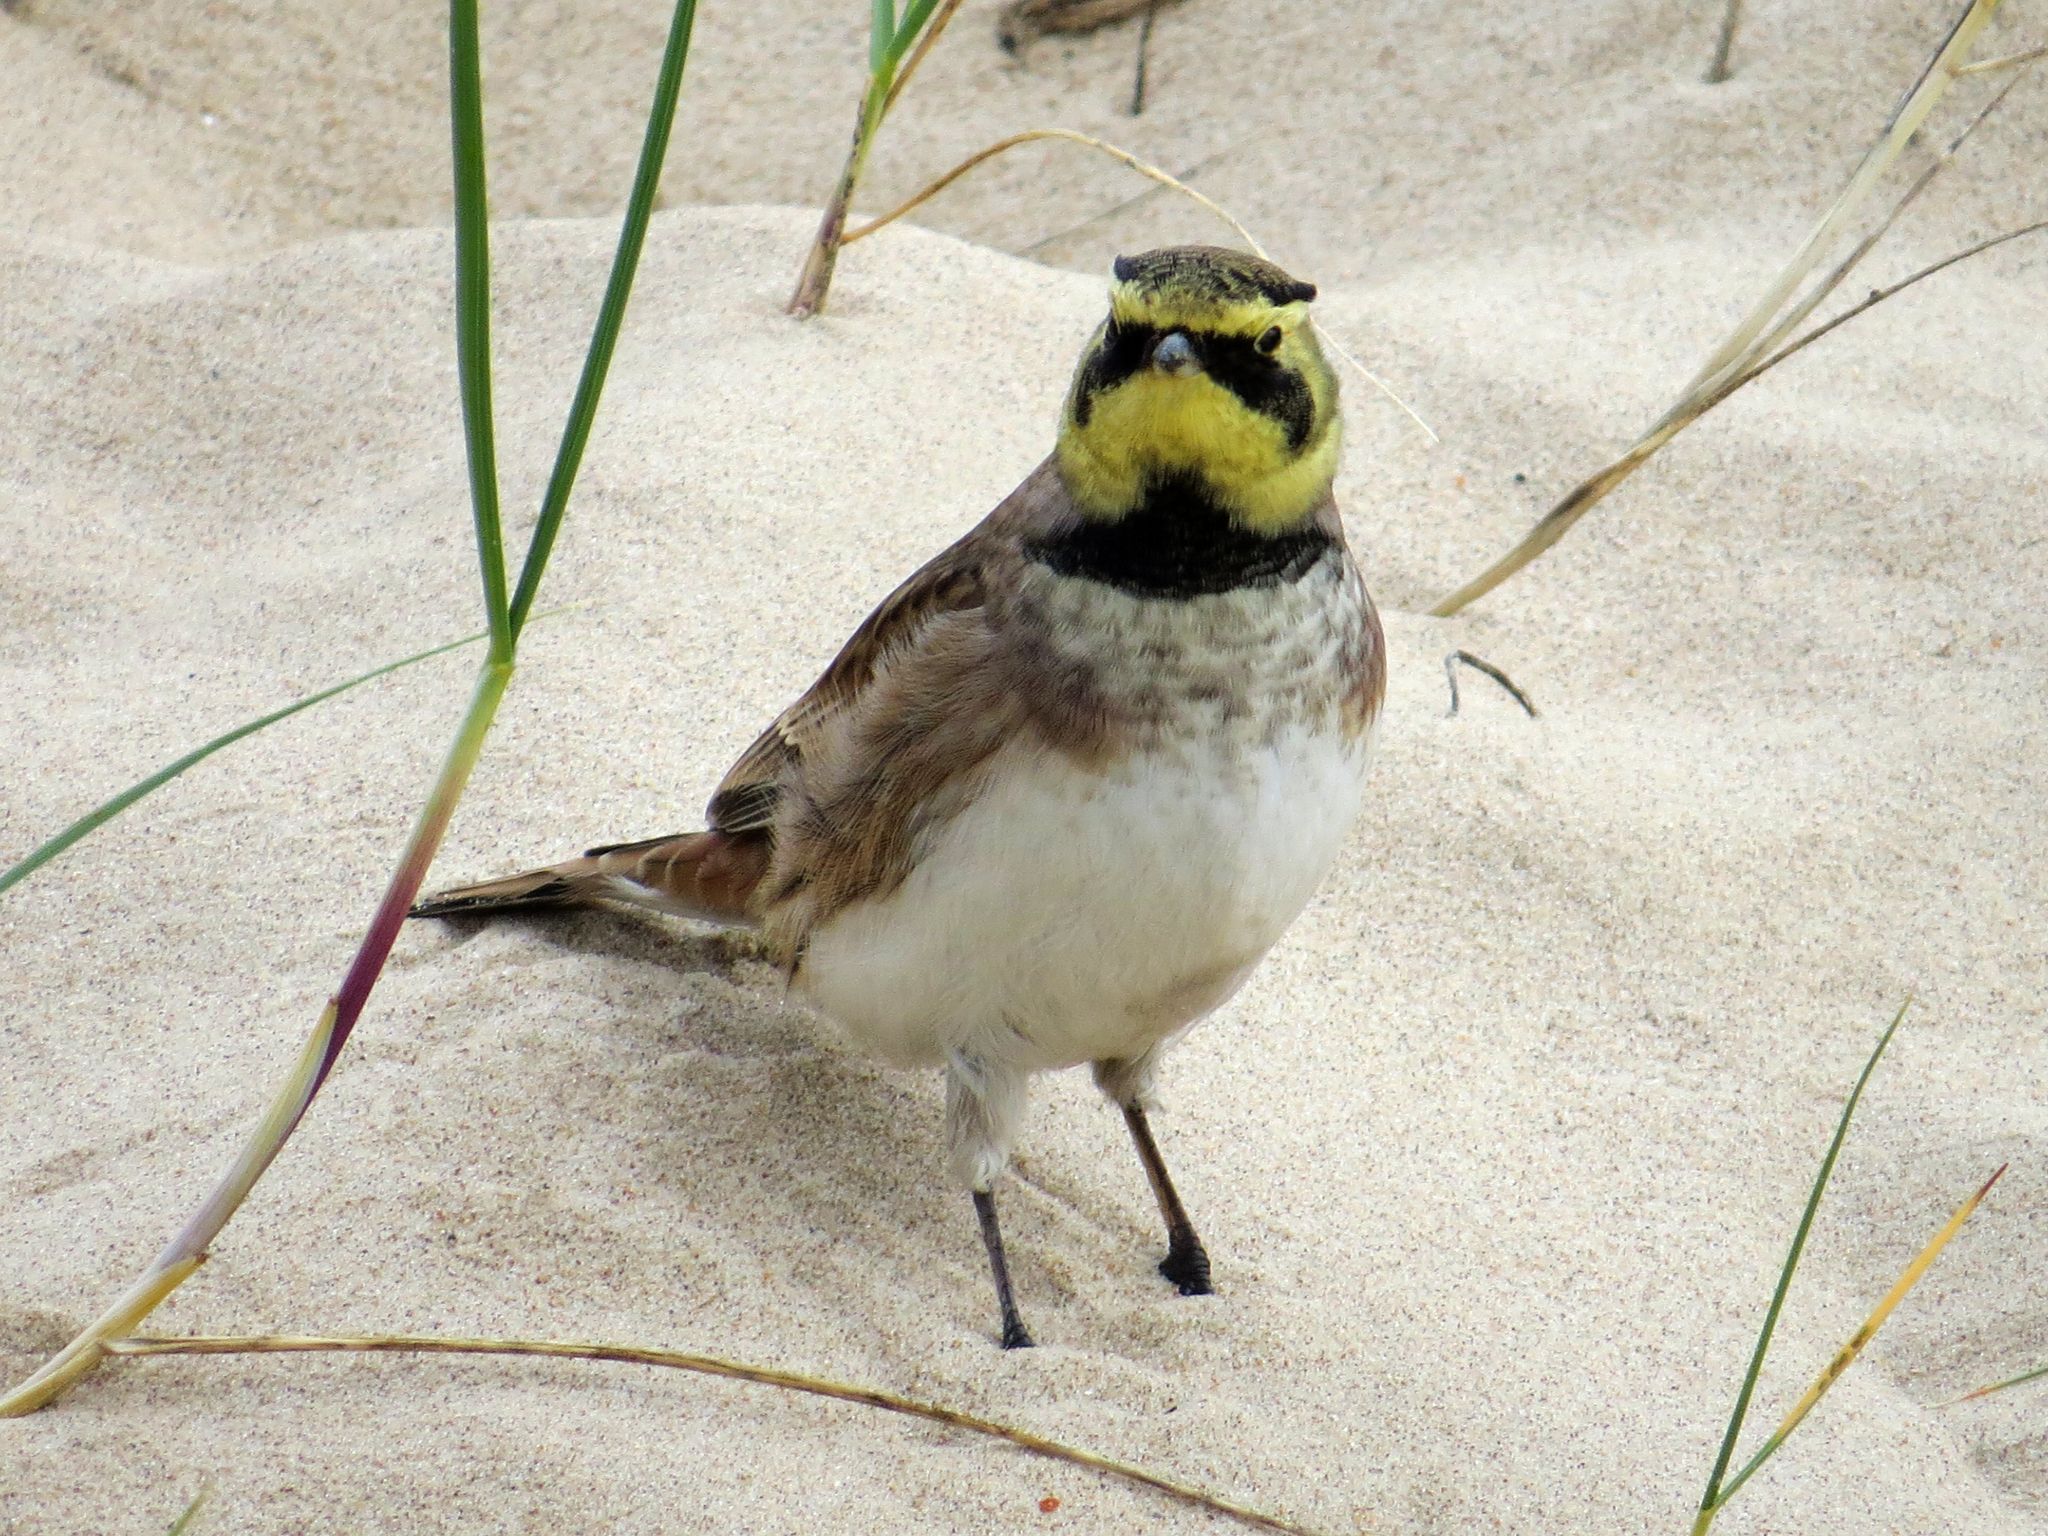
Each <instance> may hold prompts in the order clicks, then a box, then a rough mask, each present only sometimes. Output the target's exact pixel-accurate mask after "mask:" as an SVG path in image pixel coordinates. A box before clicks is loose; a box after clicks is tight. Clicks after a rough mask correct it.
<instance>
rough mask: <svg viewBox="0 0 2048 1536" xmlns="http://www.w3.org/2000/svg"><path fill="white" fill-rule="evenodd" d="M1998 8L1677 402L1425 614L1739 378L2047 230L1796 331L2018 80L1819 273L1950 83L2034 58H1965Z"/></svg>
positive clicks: (1952, 49)
mask: <svg viewBox="0 0 2048 1536" xmlns="http://www.w3.org/2000/svg"><path fill="white" fill-rule="evenodd" d="M1998 6H1999V0H1970V3H1969V4H1968V5H1967V6H1966V7H1965V8H1964V10H1963V12H1962V13H1961V15H1959V16H1958V17H1957V19H1956V21H1955V23H1954V25H1953V26H1951V27H1950V29H1949V32H1948V35H1947V36H1946V37H1945V38H1944V39H1943V41H1942V43H1941V45H1940V47H1938V48H1937V49H1936V50H1935V51H1934V54H1933V56H1932V57H1931V58H1930V59H1929V60H1928V61H1927V64H1926V66H1925V68H1923V69H1922V70H1921V72H1920V77H1919V79H1918V80H1917V81H1915V82H1914V84H1913V85H1912V87H1911V88H1910V89H1908V90H1907V92H1906V94H1905V96H1904V97H1903V98H1902V99H1901V100H1900V102H1899V104H1898V106H1897V107H1895V108H1894V109H1893V111H1892V115H1891V117H1890V119H1889V120H1888V121H1887V122H1886V123H1885V125H1884V129H1883V131H1882V132H1880V133H1879V134H1878V136H1877V139H1876V142H1874V143H1873V144H1872V145H1871V146H1870V148H1869V149H1868V150H1866V151H1865V152H1864V155H1863V158H1862V159H1861V160H1859V161H1858V162H1857V164H1856V168H1855V170H1854V171H1852V172H1851V173H1850V176H1849V180H1848V183H1847V184H1846V185H1845V186H1844V187H1843V189H1842V191H1841V193H1840V194H1839V195H1838V196H1837V197H1836V199H1835V201H1834V202H1833V204H1831V205H1830V206H1829V208H1828V210H1827V211H1826V212H1825V213H1824V214H1822V215H1821V217H1820V220H1819V221H1818V222H1817V223H1816V224H1815V225H1814V226H1813V228H1812V229H1811V230H1810V231H1809V232H1808V233H1807V236H1806V238H1805V240H1804V241H1803V242H1801V244H1800V246H1799V249H1798V250H1797V251H1795V252H1794V253H1793V255H1792V257H1791V259H1790V260H1788V261H1787V262H1786V263H1785V265H1784V266H1783V267H1782V268H1780V269H1779V271H1778V273H1777V275H1776V276H1775V277H1773V278H1772V280H1771V282H1770V284H1769V285H1768V286H1767V287H1766V288H1765V290H1764V293H1763V295H1762V297H1760V298H1759V299H1758V300H1757V301H1756V302H1755V303H1754V304H1753V305H1752V306H1751V307H1750V308H1749V310H1748V311H1747V312H1745V313H1744V315H1743V317H1742V319H1741V320H1740V321H1738V322H1737V323H1736V326H1735V329H1734V330H1733V331H1731V332H1730V333H1729V334H1728V336H1727V337H1726V338H1725V339H1724V340H1723V341H1722V343H1721V344H1720V346H1719V347H1717V348H1716V349H1715V350H1714V352H1713V354H1712V355H1711V356H1710V357H1709V358H1708V359H1707V361H1706V362H1705V363H1704V364H1702V365H1701V367H1700V369H1699V371H1698V372H1697V373H1696V374H1694V376H1693V377H1692V379H1691V380H1690V381H1689V382H1688V383H1687V384H1686V386H1685V388H1684V389H1683V390H1682V391H1680V393H1679V397H1678V399H1677V400H1676V401H1675V402H1673V404H1672V405H1671V407H1670V408H1669V409H1668V410H1666V411H1665V412H1664V414H1663V415H1661V416H1659V417H1658V418H1657V420H1656V421H1654V422H1652V423H1651V424H1650V426H1649V428H1648V429H1647V430H1645V431H1644V433H1643V434H1642V436H1640V437H1638V438H1637V439H1636V440H1635V442H1633V443H1632V444H1630V445H1629V447H1628V450H1627V451H1626V452H1625V453H1623V454H1622V455H1621V457H1620V458H1618V459H1616V460H1614V461H1613V462H1612V463H1610V464H1608V465H1606V466H1604V467H1603V468H1601V469H1599V470H1597V471H1595V472H1594V473H1593V474H1591V475H1589V476H1587V477H1586V478H1585V479H1584V480H1582V481H1580V482H1579V484H1578V485H1576V486H1574V487H1573V488H1572V489H1571V490H1570V491H1569V492H1567V493H1566V495H1565V496H1564V498H1563V499H1562V500H1560V501H1559V502H1557V504H1556V505H1554V506H1553V507H1552V508H1551V509H1550V510H1549V511H1548V512H1546V513H1545V514H1544V515H1543V516H1542V518H1541V519H1539V520H1538V521H1537V523H1536V525H1535V526H1534V527H1533V528H1531V529H1530V530H1529V531H1528V532H1527V533H1526V534H1524V535H1523V536H1522V538H1521V540H1520V541H1519V542H1518V543H1517V544H1516V545H1515V546H1514V548H1512V549H1510V550H1509V551H1508V552H1507V553H1506V554H1504V555H1502V556H1501V557H1500V558H1499V559H1498V560H1496V561H1494V562H1493V564H1492V565H1490V566H1488V567H1487V568H1486V569H1485V570H1484V571H1481V572H1480V573H1479V574H1478V575H1477V576H1475V577H1473V578H1472V579H1471V580H1470V581H1468V582H1466V583H1465V584H1464V585H1463V586H1461V587H1459V588H1458V589H1457V590H1456V591H1454V592H1450V593H1447V594H1445V595H1444V596H1443V597H1441V598H1439V599H1437V601H1436V602H1435V603H1434V604H1432V605H1431V606H1430V609H1429V612H1430V614H1431V615H1432V616H1433V617H1436V618H1448V617H1450V616H1451V615H1452V614H1455V613H1457V612H1459V611H1460V610H1461V609H1463V608H1465V607H1467V606H1469V605H1470V604H1472V603H1474V602H1476V601H1478V600H1479V599H1480V598H1482V597H1484V596H1486V594H1487V593H1489V592H1491V591H1493V589H1494V588H1496V587H1498V586H1499V585H1500V584H1501V583H1502V582H1504V581H1506V580H1507V579H1508V578H1509V577H1510V576H1513V575H1514V574H1515V573H1516V572H1518V571H1520V570H1521V569H1522V568H1523V567H1524V566H1526V565H1528V564H1529V562H1530V561H1532V560H1534V559H1535V558H1536V557H1537V556H1539V555H1541V554H1542V553H1544V551H1546V550H1548V549H1550V548H1551V547H1552V546H1553V545H1555V544H1556V543H1557V542H1558V540H1560V539H1562V538H1563V537H1564V536H1565V534H1566V533H1568V532H1569V531H1570V530H1571V527H1572V525H1573V524H1574V523H1576V522H1577V521H1578V520H1579V519H1580V518H1582V517H1584V516H1585V515H1586V513H1588V512H1590V511H1591V510H1592V509H1593V508H1594V506H1596V505H1597V504H1598V503H1600V502H1601V501H1603V500H1605V499H1606V497H1607V496H1608V495H1609V493H1611V492H1612V491H1614V490H1615V489H1616V488H1617V487H1618V486H1620V485H1621V484H1622V482H1623V481H1625V480H1627V479H1628V478H1629V477H1630V476H1631V475H1633V474H1634V473H1635V472H1636V471H1637V470H1638V469H1641V468H1642V467H1643V465H1645V464H1646V463H1648V462H1649V461H1650V459H1651V458H1652V457H1653V456H1655V455H1656V453H1657V452H1658V451H1659V450H1660V449H1662V448H1663V447H1664V446H1665V445H1666V444H1667V443H1669V442H1670V441H1671V440H1672V439H1673V438H1674V437H1676V436H1677V435H1678V434H1679V433H1680V432H1682V431H1684V430H1685V429H1686V428H1687V427H1689V426H1691V425H1692V424H1693V423H1694V422H1696V421H1698V420H1699V419H1700V418H1701V417H1702V416H1704V415H1706V414H1707V413H1708V412H1709V411H1711V410H1713V409H1714V407H1716V406H1717V405H1720V404H1721V403H1722V402H1723V401H1724V400H1726V399H1727V398H1728V397H1729V396H1730V395H1732V394H1734V393H1735V392H1736V391H1737V390H1739V389H1741V388H1742V387H1743V386H1744V385H1746V384H1750V383H1753V382H1754V381H1755V380H1756V379H1758V378H1760V377H1762V376H1763V374H1765V373H1766V372H1768V371H1769V370H1770V369H1772V368H1774V367H1776V366H1777V365H1778V364H1779V363H1781V362H1783V361H1785V359H1787V358H1789V357H1791V356H1792V355H1793V354H1794V353H1797V352H1799V351H1801V350H1802V349H1803V348H1805V347H1807V346H1809V345H1811V344H1812V343H1813V342H1815V341H1818V340H1819V339H1820V338H1821V337H1822V336H1825V335H1826V334H1827V333H1828V332H1830V331H1832V330H1834V329H1835V328H1836V327H1837V326H1839V325H1841V324H1842V323H1843V322H1844V321H1846V320H1849V319H1852V318H1853V317H1855V316H1856V315H1859V314H1862V313H1864V312H1865V311H1866V310H1868V309H1870V308H1872V307H1873V306H1875V305H1877V304H1879V303H1882V302H1883V301H1884V300H1886V299H1888V298H1890V297H1892V296H1893V295H1894V294H1896V293H1899V292H1900V291H1902V290H1904V289H1906V288H1909V287H1911V286H1912V285H1913V284H1915V283H1917V282H1920V281H1922V280H1923V279H1925V278H1928V277H1932V276H1933V275H1934V274H1935V273H1936V272H1939V271H1942V270H1943V269H1944V268H1947V267H1950V266H1953V265H1955V264H1956V263H1957V262H1959V261H1963V260H1966V259H1968V258H1969V257H1972V256H1976V255H1978V254H1980V253H1981V252H1984V251H1987V250H1990V249H1992V248H1993V247H1994V246H1998V245H2003V244H2004V243H2006V242H2007V241H2009V240H2015V239H2018V238H2019V237H2020V236H2022V235H2030V234H2033V233H2036V232H2037V231H2039V230H2040V229H2042V228H2043V227H2048V226H2044V224H2041V223H2036V224H2030V225H2028V226H2026V227H2025V228H2022V229H2016V230H2011V231H2008V232H2007V233H2005V234H2003V235H1998V236H1994V237H1993V238H1991V239H1989V240H1984V241H1980V242H1978V243H1977V244H1975V245H1973V246H1971V247H1969V248H1968V249H1967V250H1963V251H1958V252H1956V253H1955V254H1954V255H1952V256H1949V257H1946V258H1944V259H1943V260H1941V261H1938V262H1934V263H1932V264H1931V265H1929V266H1926V267H1923V268H1921V269H1920V270H1919V271H1918V272H1915V273H1913V274H1912V275H1911V276H1909V277H1907V278H1906V279H1905V280H1904V281H1902V282H1899V283H1895V284H1893V285H1892V286H1891V287H1889V288H1885V289H1881V290H1879V291H1877V292H1876V293H1873V294H1872V295H1871V296H1870V297H1869V298H1867V299H1865V300H1864V301H1863V302H1862V303H1860V304H1857V305H1855V306H1853V307H1851V308H1850V309H1848V310H1846V311H1844V312H1843V313H1841V314H1839V315H1837V316H1835V317H1834V318H1833V319H1831V320H1828V321H1826V322H1824V323H1822V324H1819V325H1816V326H1814V327H1812V328H1811V329H1809V330H1808V331H1806V332H1804V333H1803V334H1795V332H1798V330H1799V327H1800V326H1801V325H1803V324H1805V322H1806V321H1807V320H1808V319H1809V318H1810V317H1811V316H1812V314H1813V312H1814V310H1815V309H1817V308H1818V307H1819V306H1820V304H1821V303H1822V302H1823V301H1824V300H1825V299H1826V298H1827V297H1828V295H1830V294H1831V293H1833V292H1834V291H1835V290H1836V289H1837V288H1838V287H1840V285H1841V284H1842V282H1843V281H1844V280H1845V279H1846V278H1847V277H1848V276H1849V274H1850V273H1851V272H1853V271H1854V270H1855V269H1856V267H1857V266H1858V265H1859V264H1860V263H1861V262H1862V260H1863V258H1864V257H1865V256H1867V255H1869V254H1870V251H1871V249H1872V248H1873V247H1874V246H1875V245H1876V244H1877V243H1878V241H1879V240H1881V239H1882V238H1883V237H1884V234H1885V232H1886V231H1887V230H1889V229H1890V228H1891V227H1892V224H1893V223H1894V221H1896V220H1897V219H1898V217H1899V215H1900V214H1902V213H1903V212H1905V210H1906V209H1907V208H1908V207H1910V206H1911V205H1912V203H1913V201H1914V200H1915V199H1916V198H1918V197H1919V195H1920V194H1921V193H1922V192H1924V191H1925V190H1926V189H1927V187H1928V186H1929V184H1930V183H1932V182H1933V180H1934V179H1935V177H1937V176H1938V175H1939V174H1940V173H1941V172H1942V171H1943V170H1945V169H1946V168H1947V166H1948V165H1949V163H1950V161H1951V160H1952V159H1953V158H1954V156H1955V153H1956V151H1957V150H1958V149H1960V148H1961V147H1962V145H1963V142H1964V141H1965V140H1966V139H1968V138H1969V136H1970V135H1971V134H1972V133H1974V132H1975V131H1976V130H1977V128H1978V127H1980V126H1981V125H1982V124H1983V123H1984V121H1985V120H1986V119H1987V118H1989V117H1990V116H1991V114H1992V113H1993V112H1995V111H1996V110H1997V109H1998V108H1999V106H2001V105H2002V104H2003V103H2004V101H2005V99H2006V97H2007V96H2008V95H2010V94H2011V91H2012V87H2013V86H2014V85H2016V84H2017V83H2018V81H2019V78H2020V77H2019V75H2018V74H2015V75H2014V77H2013V80H2012V81H2010V82H2008V84H2007V86H2006V88H2005V89H2004V90H2002V91H2000V92H1999V93H1998V94H1997V95H1996V96H1994V97H1993V98H1992V99H1991V101H1990V103H1989V104H1988V105H1987V106H1985V107H1984V109H1983V110H1982V111H1980V112H1978V113H1977V114H1976V116H1974V117H1973V118H1971V120H1970V121H1969V123H1968V124H1967V125H1966V126H1965V127H1964V128H1963V130H1962V131H1961V132H1960V133H1959V134H1957V135H1956V137H1955V138H1954V140H1953V141H1952V142H1951V143H1950V144H1949V145H1948V147H1947V148H1946V149H1945V150H1944V151H1942V152H1941V153H1940V154H1939V155H1937V156H1936V157H1935V159H1934V161H1933V163H1932V164H1930V165H1929V166H1927V168H1926V169H1924V170H1923V171H1922V172H1921V173H1920V174H1919V176H1917V177H1916V178H1915V179H1914V180H1913V181H1912V182H1911V183H1910V184H1909V185H1908V186H1907V188H1906V190H1905V191H1904V192H1903V193H1902V194H1900V196H1899V197H1898V198H1896V199H1895V200H1894V201H1893V203H1892V205H1891V207H1890V208H1889V209H1888V210H1887V211H1886V212H1885V213H1884V214H1883V215H1882V216H1881V217H1880V218H1879V219H1878V220H1877V222H1876V223H1875V225H1874V226H1873V227H1872V228H1871V229H1869V230H1868V231H1867V232H1866V233H1864V234H1863V235H1862V236H1861V237H1859V238H1858V239H1857V240H1855V241H1854V242H1853V243H1852V244H1850V245H1849V247H1848V250H1847V253H1846V254H1845V255H1843V256H1841V257H1840V258H1839V259H1838V260H1836V262H1835V264H1834V265H1833V266H1831V267H1829V268H1827V269H1826V270H1824V271H1820V273H1819V276H1817V277H1816V276H1815V275H1814V274H1815V273H1816V271H1817V270H1818V269H1820V266H1821V263H1822V262H1823V261H1824V260H1825V259H1826V258H1827V257H1828V256H1829V255H1830V253H1832V252H1834V251H1837V250H1840V249H1841V247H1842V245H1843V242H1844V241H1845V239H1846V238H1847V236H1848V232H1849V229H1850V227H1851V226H1852V225H1853V224H1854V223H1855V222H1856V220H1857V218H1858V217H1859V215H1860V214H1861V213H1862V212H1863V210H1864V209H1865V207H1866V206H1867V205H1868V204H1869V202H1870V199H1871V197H1872V195H1873V194H1874V193H1875V191H1876V190H1877V188H1878V186H1879V184H1880V183H1881V182H1882V181H1883V179H1884V177H1885V175H1886V173H1887V172H1889V171H1890V170H1891V168H1892V166H1893V165H1894V164H1895V163H1896V162H1897V160H1898V158H1899V156H1900V155H1901V154H1902V153H1903V152H1904V151H1905V149H1906V147H1907V145H1908V144H1909V143H1910V142H1911V141H1912V140H1913V137H1914V135H1915V134H1917V133H1918V132H1919V131H1920V129H1921V127H1922V125H1924V124H1925V123H1926V122H1927V120H1928V117H1929V116H1930V115H1931V114H1932V113H1933V111H1934V109H1935V107H1936V106H1937V105H1939V104H1940V102H1941V99H1942V97H1943V96H1945V95H1946V94H1947V93H1948V90H1949V87H1950V86H1952V85H1954V84H1955V82H1956V81H1957V80H1959V79H1961V78H1963V77H1964V76H1965V75H1968V74H1974V73H1983V72H1987V71H1990V70H1995V69H2014V70H2024V69H2026V68H2028V67H2030V66H2031V65H2032V64H2033V62H2034V61H2035V60H2036V59H2037V58H2038V57H2039V56H2040V54H2039V51H2038V50H2033V51H2029V52H2026V53H2019V54H2012V55H2008V56H2007V57H2005V58H2001V59H1988V60H1985V61H1983V62H1982V63H1981V64H1973V63H1971V62H1970V55H1971V53H1972V52H1973V50H1974V49H1975V48H1976V46H1977V42H1978V40H1979V38H1980V37H1981V36H1982V34H1983V31H1984V29H1985V27H1986V26H1988V25H1989V24H1990V21H1991V17H1992V14H1993V12H1995V11H1996V10H1997V9H1998ZM1809 279H1811V281H1809ZM1802 287H1803V291H1802Z"/></svg>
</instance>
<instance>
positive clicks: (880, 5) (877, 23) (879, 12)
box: [868, 0, 896, 75]
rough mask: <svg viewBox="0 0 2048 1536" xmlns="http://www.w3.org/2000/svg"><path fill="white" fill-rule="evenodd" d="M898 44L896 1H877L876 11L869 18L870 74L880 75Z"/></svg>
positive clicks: (875, 4)
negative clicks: (893, 48)
mask: <svg viewBox="0 0 2048 1536" xmlns="http://www.w3.org/2000/svg"><path fill="white" fill-rule="evenodd" d="M895 44H896V4H895V0H875V3H874V10H873V12H872V13H871V14H870V15H869V17H868V73H869V74H871V75H879V74H880V73H881V72H882V66H883V65H884V64H886V63H887V62H888V61H889V50H890V49H891V48H892V47H894V46H895Z"/></svg>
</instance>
